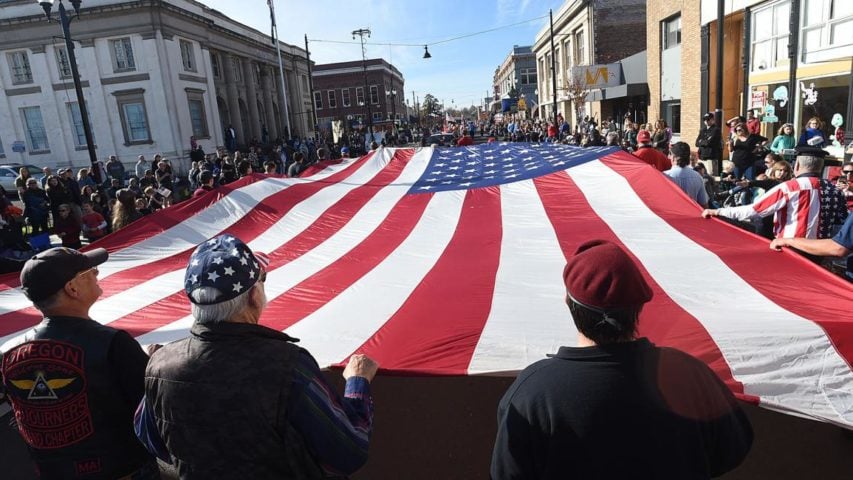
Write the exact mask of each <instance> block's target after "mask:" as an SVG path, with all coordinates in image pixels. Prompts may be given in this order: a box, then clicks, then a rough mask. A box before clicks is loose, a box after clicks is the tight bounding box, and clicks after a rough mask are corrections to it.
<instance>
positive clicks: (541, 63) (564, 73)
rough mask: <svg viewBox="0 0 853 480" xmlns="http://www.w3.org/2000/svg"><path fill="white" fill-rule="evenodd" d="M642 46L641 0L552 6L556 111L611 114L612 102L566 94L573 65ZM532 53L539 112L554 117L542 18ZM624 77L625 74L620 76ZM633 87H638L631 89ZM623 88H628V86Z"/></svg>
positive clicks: (609, 59)
mask: <svg viewBox="0 0 853 480" xmlns="http://www.w3.org/2000/svg"><path fill="white" fill-rule="evenodd" d="M645 49H646V1H645V0H568V1H566V2H565V3H563V5H562V6H561V7H560V9H559V10H558V11H557V12H554V56H555V60H556V61H555V62H554V65H553V67H554V71H555V73H556V80H557V88H556V104H557V105H556V108H557V111H558V112H560V113H562V114H564V115H565V114H566V113H567V112H569V113H570V115H568V116H567V118H569V119H572V118H577V117H578V116H583V115H593V116H595V117H596V118H599V119H601V118H602V117H605V118H606V117H607V116H610V115H613V114H614V112H613V103H612V102H605V101H601V100H604V98H600V99H599V100H594V99H592V98H589V97H588V98H587V99H586V100H587V101H586V102H580V104H579V105H574V103H575V102H573V101H572V100H571V98H570V95H569V86H570V84H571V83H572V81H573V78H572V76H571V71H572V68H573V67H575V66H581V65H602V64H612V63H616V62H619V61H620V60H622V59H625V58H627V57H630V56H632V55H634V54H636V53H639V52H641V51H643V50H645ZM533 53H534V55H535V56H536V66H537V73H538V75H537V79H538V90H539V103H540V112H539V113H540V116H541V117H544V118H553V115H554V89H553V81H552V79H553V78H554V77H553V76H552V73H551V67H552V59H551V30H550V24H549V23H548V22H546V23H545V25H544V26H543V28H542V30H540V31H539V33H538V34H537V35H536V41H535V43H534V44H533ZM620 80H621V81H622V82H624V81H625V80H624V78H623V79H620ZM635 93H636V92H635ZM626 94H627V91H626Z"/></svg>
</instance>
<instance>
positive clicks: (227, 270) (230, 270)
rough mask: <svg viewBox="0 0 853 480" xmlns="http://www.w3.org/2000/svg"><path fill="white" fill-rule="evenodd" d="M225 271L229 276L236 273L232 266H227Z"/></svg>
mask: <svg viewBox="0 0 853 480" xmlns="http://www.w3.org/2000/svg"><path fill="white" fill-rule="evenodd" d="M223 273H225V275H228V276H231V275H234V269H233V268H231V267H225V271H224V272H223Z"/></svg>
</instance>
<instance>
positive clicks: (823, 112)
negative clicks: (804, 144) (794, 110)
mask: <svg viewBox="0 0 853 480" xmlns="http://www.w3.org/2000/svg"><path fill="white" fill-rule="evenodd" d="M799 82H800V84H799V99H798V101H799V102H800V109H799V111H800V121H799V123H798V124H797V125H796V130H797V134H798V135H799V134H801V133H802V131H803V128H804V125H805V123H806V122H807V121H808V119H809V118H811V117H818V118H819V119H820V120H821V122H822V123H823V129H824V132H825V133H826V135H825V136H824V138H826V139H829V135H830V133H832V131H833V130H834V127H832V126H831V125H830V123H829V122H830V121H831V120H832V116H833V115H835V114H836V113H838V114H840V115H842V116H843V117H846V112H847V105H848V101H849V92H850V76H849V75H837V76H834V77H824V78H813V79H807V80H800V81H799Z"/></svg>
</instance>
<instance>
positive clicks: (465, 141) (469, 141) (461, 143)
mask: <svg viewBox="0 0 853 480" xmlns="http://www.w3.org/2000/svg"><path fill="white" fill-rule="evenodd" d="M469 145H474V139H473V138H471V136H470V135H468V133H467V132H466V133H465V134H463V135H462V137H461V138H460V139H459V140H457V141H456V146H457V147H467V146H469Z"/></svg>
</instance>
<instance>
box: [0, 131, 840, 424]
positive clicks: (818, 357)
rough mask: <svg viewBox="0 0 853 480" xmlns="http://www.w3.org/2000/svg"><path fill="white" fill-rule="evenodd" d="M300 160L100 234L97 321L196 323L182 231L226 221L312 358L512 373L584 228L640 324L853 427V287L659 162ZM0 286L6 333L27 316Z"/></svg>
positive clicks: (557, 292)
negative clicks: (297, 169) (638, 280)
mask: <svg viewBox="0 0 853 480" xmlns="http://www.w3.org/2000/svg"><path fill="white" fill-rule="evenodd" d="M306 173H307V175H303V178H296V179H288V178H277V177H264V176H261V175H255V176H253V177H250V178H246V179H242V180H240V181H239V182H236V183H234V184H231V185H228V186H225V187H222V188H220V189H218V190H217V191H216V192H214V193H210V194H207V195H206V196H203V197H200V198H197V199H193V200H191V201H188V202H184V203H182V204H179V205H176V206H174V207H172V208H169V209H167V210H165V211H162V212H160V213H158V214H155V215H153V216H149V217H146V218H145V219H143V220H141V221H139V222H137V223H135V224H133V225H131V226H130V227H128V228H126V229H124V230H122V231H119V232H117V233H116V234H113V235H110V236H108V237H107V238H105V239H103V240H101V241H100V242H99V243H98V244H97V245H98V246H102V247H105V248H107V249H108V250H109V251H110V260H109V261H108V262H107V263H106V264H104V266H103V267H102V268H101V269H100V270H101V274H100V283H101V285H102V287H103V290H104V294H103V296H102V297H101V299H100V301H99V302H98V303H97V304H96V305H95V306H94V308H93V309H92V312H91V315H92V318H94V319H95V320H97V321H99V322H101V323H104V324H109V325H111V326H113V327H116V328H121V329H125V330H128V331H129V332H131V333H132V334H133V335H135V336H136V337H137V338H138V340H139V341H140V343H142V344H151V343H165V342H171V341H174V340H177V339H180V338H182V337H185V336H187V335H188V330H189V327H190V325H191V323H192V317H191V316H190V308H189V303H188V301H187V299H186V297H185V295H184V292H183V290H182V279H183V275H184V268H185V266H186V263H187V259H188V257H189V255H190V253H191V252H192V250H193V248H194V247H195V246H196V245H197V244H199V243H200V242H203V241H205V240H207V239H209V238H211V237H213V236H215V235H218V234H220V233H223V232H230V233H232V234H234V235H236V236H238V237H240V238H241V239H243V240H244V241H246V242H247V243H248V244H249V246H250V247H251V248H252V249H253V250H255V251H260V252H265V253H267V254H268V256H269V257H270V262H271V263H270V265H269V273H268V278H267V283H266V293H267V296H268V299H269V306H268V308H267V310H266V311H265V312H264V314H263V317H262V319H261V322H262V323H263V324H265V325H267V326H270V327H272V328H275V329H278V330H284V331H287V332H288V333H289V334H291V335H293V336H295V337H298V338H301V339H302V345H303V346H305V347H306V348H307V349H308V350H309V351H311V353H313V354H314V356H315V357H316V358H317V359H318V361H319V363H320V364H321V365H323V366H331V365H338V364H341V363H342V362H344V361H345V360H346V359H347V358H348V357H349V356H350V355H351V354H353V353H355V352H360V353H366V354H368V355H370V356H372V357H374V358H376V359H377V360H378V361H379V362H380V364H381V366H382V368H383V369H384V371H386V372H393V373H400V374H413V375H423V374H428V375H475V374H488V375H507V374H514V373H515V372H518V371H519V370H521V369H523V368H524V367H525V366H527V365H529V364H530V363H532V362H534V361H536V360H539V359H541V358H543V357H544V356H545V354H547V353H552V352H555V351H556V350H557V348H558V347H559V346H560V345H574V344H575V342H576V338H575V337H576V330H575V327H574V324H573V322H572V320H571V317H570V316H569V312H568V309H567V307H566V305H565V303H564V296H565V291H564V287H563V282H562V278H561V273H562V269H563V266H564V264H565V261H566V259H567V257H568V256H569V255H571V254H572V252H574V250H575V249H576V247H577V246H578V245H579V244H581V243H583V242H584V241H587V240H590V239H593V238H602V239H607V240H610V241H613V242H616V243H618V244H620V245H622V246H623V247H624V248H625V249H626V250H627V251H628V252H630V254H631V255H632V256H633V257H634V258H635V259H636V261H637V262H638V263H639V264H640V265H642V270H643V273H644V275H645V276H646V279H647V280H648V282H649V284H650V285H652V288H653V289H654V293H655V296H654V300H653V301H652V302H651V303H650V304H648V305H647V306H646V307H645V309H644V310H643V313H642V315H641V322H640V334H641V335H644V336H647V337H649V338H650V339H651V340H652V341H653V342H655V343H657V344H658V345H668V346H672V347H676V348H679V349H681V350H684V351H686V352H689V353H691V354H693V355H695V356H696V357H698V358H700V359H702V360H703V361H705V362H706V363H707V364H708V365H710V366H711V367H712V368H713V369H714V371H715V372H716V373H717V374H718V375H719V376H720V378H722V379H723V380H724V381H725V382H726V384H727V385H728V386H729V387H730V388H731V389H732V391H734V392H735V394H736V395H737V396H738V397H739V398H741V399H745V400H747V401H752V402H755V403H758V404H760V405H762V406H765V407H768V408H771V409H775V410H779V411H783V412H788V413H791V414H795V415H801V416H806V417H811V418H815V419H819V420H822V421H826V422H831V423H834V424H837V425H842V426H845V427H847V428H851V427H853V372H851V367H850V360H851V359H853V325H852V324H851V322H853V319H851V312H853V294H852V293H853V291H851V286H850V284H849V283H846V282H845V281H844V280H842V279H840V278H838V277H835V276H833V275H831V274H829V273H828V272H826V271H824V270H822V269H821V268H819V267H817V266H815V265H813V264H811V263H809V262H808V261H806V260H804V259H803V258H801V257H799V256H798V255H797V254H795V253H792V252H789V251H786V252H782V253H777V252H772V251H770V250H769V248H768V245H767V241H766V240H764V239H761V238H759V237H756V236H754V235H751V234H749V233H746V232H744V231H742V230H740V229H737V228H735V227H733V226H731V225H729V224H726V223H724V222H722V221H719V220H705V219H702V218H700V215H699V213H700V209H699V207H698V206H697V205H696V204H694V203H692V202H691V201H690V200H689V199H688V198H687V196H685V195H684V194H683V193H682V192H681V191H680V190H679V189H678V187H676V186H675V185H674V184H673V183H672V182H671V181H669V180H668V179H667V178H666V177H664V176H663V175H661V174H660V172H658V171H657V170H655V169H654V168H652V167H650V166H648V165H646V164H644V163H642V162H640V161H638V160H637V159H636V158H634V157H633V156H631V155H629V154H625V153H622V152H620V151H618V150H615V149H609V148H597V149H596V148H591V149H580V148H575V147H568V146H551V145H542V146H540V145H531V144H488V145H478V146H473V147H466V148H446V149H445V148H438V149H433V148H423V149H416V150H415V149H391V148H383V149H380V150H378V151H376V152H373V153H372V154H369V155H366V156H364V157H362V158H359V159H351V160H349V159H348V160H345V161H343V162H341V163H338V164H334V165H328V166H325V167H324V168H314V169H312V170H310V171H309V172H306ZM0 280H2V284H3V286H0V289H2V291H0V344H2V343H4V342H6V341H8V340H10V339H11V338H13V337H14V336H16V335H18V334H19V333H21V332H22V331H24V330H25V329H27V328H28V327H31V326H32V325H34V324H36V323H37V322H38V321H39V320H40V315H39V314H38V312H37V311H36V310H34V309H33V308H32V306H31V304H30V302H28V301H27V299H26V298H25V297H24V296H23V294H22V293H21V292H20V290H19V289H18V288H17V287H18V280H17V277H16V276H14V275H9V276H5V277H3V278H2V279H0Z"/></svg>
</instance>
